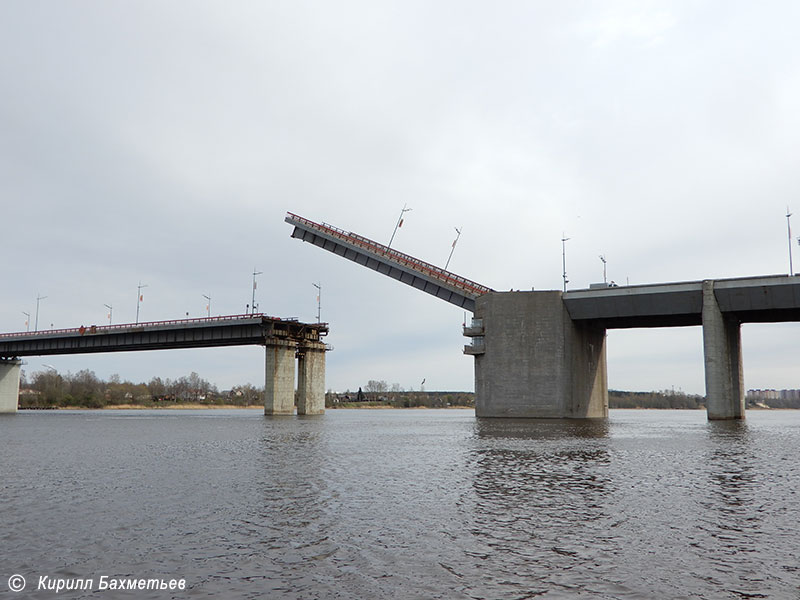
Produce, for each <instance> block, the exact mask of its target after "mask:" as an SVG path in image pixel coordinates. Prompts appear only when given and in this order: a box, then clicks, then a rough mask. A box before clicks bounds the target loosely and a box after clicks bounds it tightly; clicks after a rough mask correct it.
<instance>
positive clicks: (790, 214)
mask: <svg viewBox="0 0 800 600" xmlns="http://www.w3.org/2000/svg"><path fill="white" fill-rule="evenodd" d="M791 216H792V213H790V212H789V207H788V206H787V207H786V229H787V231H788V232H789V276H790V277H791V276H792V275H794V268H793V267H792V224H791V222H790V221H789V217H791Z"/></svg>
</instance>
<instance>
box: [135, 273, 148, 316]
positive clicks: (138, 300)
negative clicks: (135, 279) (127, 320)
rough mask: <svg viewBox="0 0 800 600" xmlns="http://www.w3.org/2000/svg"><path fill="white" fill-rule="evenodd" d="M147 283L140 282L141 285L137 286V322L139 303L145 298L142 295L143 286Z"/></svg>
mask: <svg viewBox="0 0 800 600" xmlns="http://www.w3.org/2000/svg"><path fill="white" fill-rule="evenodd" d="M146 287H147V285H142V282H141V281H140V282H139V285H138V286H137V287H136V322H137V323H138V322H139V303H140V302H141V301H142V300H144V298H143V297H142V288H146Z"/></svg>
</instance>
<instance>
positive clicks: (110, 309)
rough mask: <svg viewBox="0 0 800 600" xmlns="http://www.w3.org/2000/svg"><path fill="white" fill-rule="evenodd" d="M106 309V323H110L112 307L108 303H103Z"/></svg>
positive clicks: (112, 312)
mask: <svg viewBox="0 0 800 600" xmlns="http://www.w3.org/2000/svg"><path fill="white" fill-rule="evenodd" d="M103 306H105V307H106V308H107V309H108V324H109V325H111V315H112V314H114V307H113V306H111V305H110V304H103Z"/></svg>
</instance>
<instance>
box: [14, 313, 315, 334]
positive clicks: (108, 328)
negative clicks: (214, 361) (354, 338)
mask: <svg viewBox="0 0 800 600" xmlns="http://www.w3.org/2000/svg"><path fill="white" fill-rule="evenodd" d="M235 319H268V320H270V321H287V322H290V321H296V320H297V319H281V318H280V317H270V316H268V315H265V314H264V313H254V314H249V313H248V314H244V315H223V316H219V317H198V318H195V319H170V320H167V321H143V322H141V323H120V324H118V325H90V326H88V327H86V326H84V325H81V326H80V327H72V328H69V329H43V330H40V331H20V332H18V333H0V338H9V337H22V336H36V335H44V334H47V335H53V334H56V335H62V334H70V333H77V334H80V335H84V334H87V333H89V334H95V333H110V332H114V331H120V330H123V329H136V328H140V327H153V326H159V325H188V324H191V323H198V324H199V323H215V322H219V321H231V320H235ZM318 325H325V324H324V323H318Z"/></svg>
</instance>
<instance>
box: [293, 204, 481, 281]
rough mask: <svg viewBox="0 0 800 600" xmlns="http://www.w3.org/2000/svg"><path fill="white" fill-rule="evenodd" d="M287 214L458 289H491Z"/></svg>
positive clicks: (323, 224)
mask: <svg viewBox="0 0 800 600" xmlns="http://www.w3.org/2000/svg"><path fill="white" fill-rule="evenodd" d="M287 214H288V215H289V218H290V219H292V220H295V221H299V222H300V223H302V224H303V225H305V226H307V227H310V228H311V229H315V230H317V231H321V232H323V233H327V234H328V235H332V236H333V237H335V238H337V239H340V240H342V241H345V242H347V243H349V244H353V245H355V246H358V247H360V248H363V249H364V250H367V251H369V252H372V253H374V254H378V255H380V256H384V257H387V258H390V259H392V260H393V261H395V262H397V263H400V264H402V265H405V266H407V267H410V268H412V269H414V270H415V271H418V272H420V273H424V274H425V275H428V276H430V277H433V278H435V279H437V280H439V281H441V282H443V283H447V284H449V285H451V286H453V287H455V288H458V289H460V290H464V291H466V292H470V293H472V294H474V295H476V296H482V295H483V294H488V293H489V292H491V291H492V289H491V288H488V287H486V286H485V285H481V284H480V283H476V282H474V281H471V280H469V279H467V278H466V277H461V276H460V275H456V274H455V273H451V272H450V271H445V270H444V269H442V268H440V267H437V266H435V265H432V264H430V263H427V262H425V261H422V260H419V259H418V258H414V257H413V256H411V255H409V254H405V253H403V252H398V251H397V250H392V249H391V248H389V247H388V246H384V245H383V244H379V243H378V242H375V241H373V240H371V239H369V238H366V237H364V236H362V235H358V234H357V233H353V232H351V231H344V230H343V229H339V228H338V227H334V226H333V225H329V224H327V223H322V224H320V223H315V222H314V221H311V220H310V219H306V218H305V217H301V216H300V215H296V214H294V213H291V212H289V213H287Z"/></svg>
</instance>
